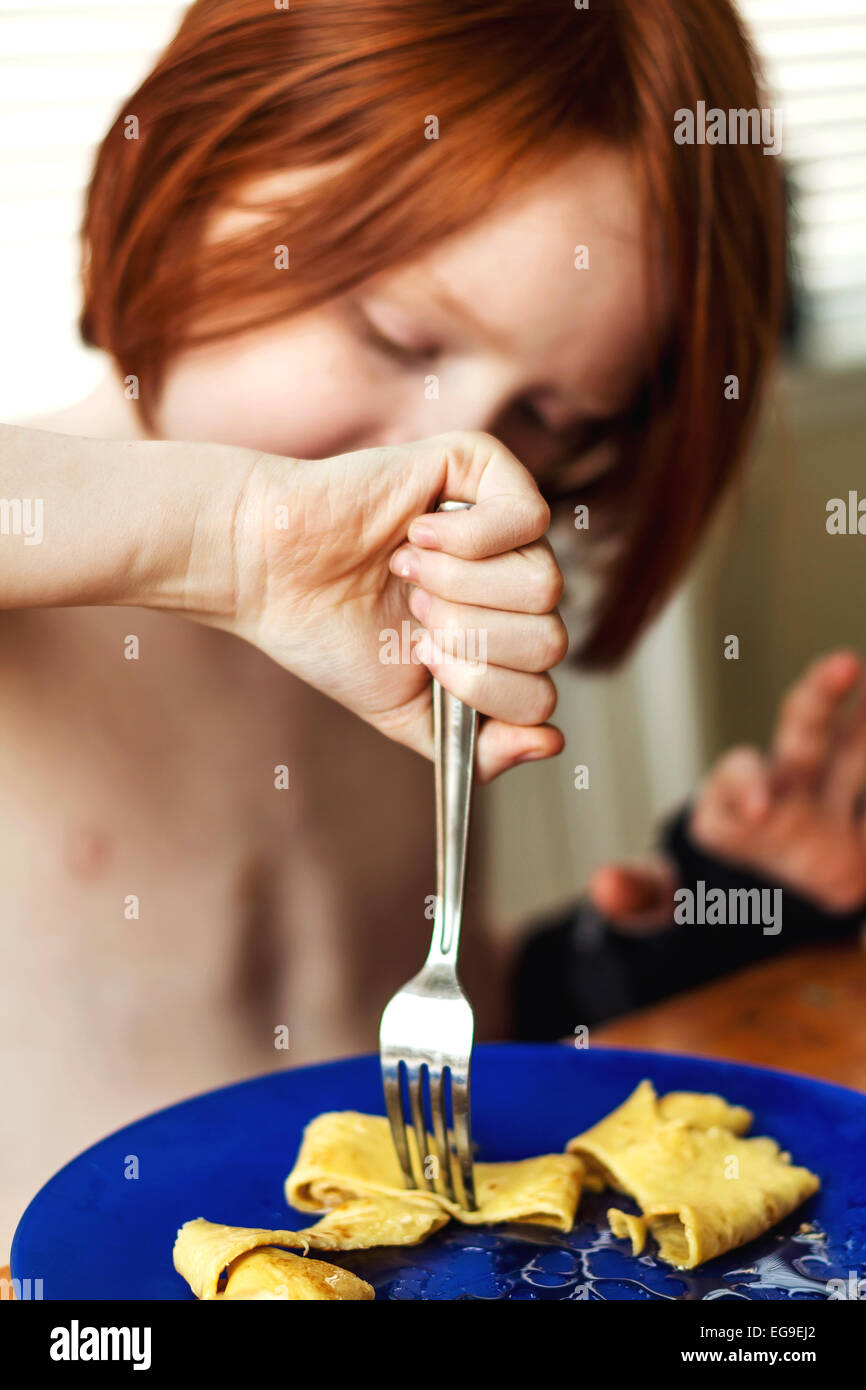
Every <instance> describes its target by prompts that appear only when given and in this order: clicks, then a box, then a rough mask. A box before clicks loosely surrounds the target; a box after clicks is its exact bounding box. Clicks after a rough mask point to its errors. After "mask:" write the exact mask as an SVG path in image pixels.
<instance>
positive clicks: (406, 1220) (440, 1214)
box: [303, 1193, 451, 1250]
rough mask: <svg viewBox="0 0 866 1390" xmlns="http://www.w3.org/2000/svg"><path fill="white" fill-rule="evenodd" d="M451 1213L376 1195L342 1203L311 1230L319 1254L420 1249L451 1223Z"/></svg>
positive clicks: (431, 1204)
mask: <svg viewBox="0 0 866 1390" xmlns="http://www.w3.org/2000/svg"><path fill="white" fill-rule="evenodd" d="M450 1219H451V1218H450V1216H449V1213H448V1212H447V1211H443V1209H442V1207H440V1206H439V1205H438V1203H436V1202H429V1201H427V1202H424V1201H412V1202H407V1201H405V1200H404V1199H403V1198H402V1197H384V1196H382V1195H381V1194H380V1193H376V1194H375V1195H374V1196H370V1197H358V1198H356V1199H355V1200H353V1201H351V1202H341V1204H340V1205H339V1206H338V1207H334V1208H333V1210H332V1211H329V1212H328V1213H327V1214H326V1215H325V1216H323V1217H322V1219H321V1221H317V1222H316V1224H315V1225H314V1226H308V1227H307V1228H306V1230H305V1231H304V1233H303V1234H304V1235H307V1236H309V1238H310V1240H311V1241H312V1243H313V1245H315V1247H316V1248H317V1249H319V1250H369V1249H371V1248H372V1247H373V1246H376V1245H420V1244H421V1242H422V1241H423V1240H426V1239H427V1237H428V1236H431V1235H432V1234H433V1232H434V1231H438V1230H441V1228H442V1227H443V1226H447V1224H448V1222H449V1221H450Z"/></svg>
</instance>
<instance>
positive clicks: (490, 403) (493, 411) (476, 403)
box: [383, 363, 515, 444]
mask: <svg viewBox="0 0 866 1390" xmlns="http://www.w3.org/2000/svg"><path fill="white" fill-rule="evenodd" d="M514 392H515V384H514V382H513V381H512V380H511V378H510V374H509V373H507V372H506V371H505V370H504V369H503V368H500V367H499V366H498V365H497V364H495V363H491V364H490V365H489V366H487V367H485V366H483V365H478V366H472V367H471V368H470V367H466V368H464V369H462V370H459V371H458V370H452V371H450V372H449V373H448V374H447V375H444V374H443V376H441V377H439V376H437V375H436V374H435V373H432V372H431V373H428V374H427V375H426V376H425V377H424V378H423V379H422V380H419V381H417V382H413V383H410V384H408V386H407V390H406V393H405V396H404V397H403V399H402V400H401V402H400V409H399V419H395V420H389V421H388V422H387V425H386V427H385V429H384V431H383V435H384V442H386V443H389V444H392V443H393V444H405V443H406V441H407V440H410V439H425V438H429V436H430V435H434V434H448V433H450V432H451V431H453V430H478V431H479V432H482V433H484V432H487V433H491V432H493V430H494V427H495V425H496V422H497V421H498V420H501V419H502V416H503V414H504V412H505V409H506V408H507V406H508V404H509V402H510V401H511V400H512V399H513V397H514Z"/></svg>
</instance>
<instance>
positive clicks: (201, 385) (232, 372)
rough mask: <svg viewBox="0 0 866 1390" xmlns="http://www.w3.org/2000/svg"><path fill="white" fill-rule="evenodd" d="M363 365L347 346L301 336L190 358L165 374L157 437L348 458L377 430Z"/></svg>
mask: <svg viewBox="0 0 866 1390" xmlns="http://www.w3.org/2000/svg"><path fill="white" fill-rule="evenodd" d="M362 366H363V364H362V362H361V360H360V357H359V354H358V353H357V350H355V351H353V350H352V348H351V346H350V345H348V344H345V343H341V342H340V341H334V339H333V336H332V335H316V334H306V333H297V334H292V335H291V336H290V337H289V336H286V335H285V334H283V335H282V336H280V337H270V338H269V339H268V340H266V341H265V340H263V339H262V338H261V336H258V337H257V338H256V339H255V340H253V339H246V340H245V339H238V340H236V341H235V342H234V343H232V342H226V343H222V344H217V345H216V346H215V347H212V348H207V349H202V350H200V351H197V352H195V353H188V354H186V355H185V356H184V357H182V358H179V359H178V360H177V361H176V362H174V363H173V364H171V366H170V367H169V370H168V373H167V375H166V382H165V387H164V390H163V395H162V399H161V401H160V407H159V411H158V420H159V432H160V434H161V435H162V436H163V437H164V438H166V439H187V440H197V441H209V442H211V443H215V444H238V445H241V446H243V447H244V448H248V449H261V450H262V451H263V452H265V453H272V454H284V455H287V456H289V457H292V456H294V457H297V458H326V457H328V456H330V455H332V454H336V453H341V452H346V451H348V450H350V449H352V448H354V447H358V446H357V444H355V443H354V442H353V441H355V440H360V439H362V438H363V437H365V435H367V434H369V432H370V430H371V428H375V425H374V424H373V420H374V417H375V415H376V413H377V409H378V402H377V400H376V390H375V385H374V384H373V383H371V382H370V381H369V380H367V379H366V377H365V373H364V372H363V369H362Z"/></svg>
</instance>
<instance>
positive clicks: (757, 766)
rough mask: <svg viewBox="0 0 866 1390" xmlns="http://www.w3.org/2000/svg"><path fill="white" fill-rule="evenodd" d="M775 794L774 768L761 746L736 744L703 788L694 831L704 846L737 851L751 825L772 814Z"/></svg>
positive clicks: (692, 826) (694, 813)
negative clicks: (750, 746)
mask: <svg viewBox="0 0 866 1390" xmlns="http://www.w3.org/2000/svg"><path fill="white" fill-rule="evenodd" d="M772 798H773V788H772V778H771V770H770V767H769V765H768V763H767V760H766V759H765V758H764V756H763V754H762V753H761V752H760V751H759V750H758V749H757V748H748V747H741V748H732V749H731V750H730V751H729V752H728V753H726V754H725V755H724V756H723V757H722V758H720V759H719V761H718V762H717V763H716V765H715V767H714V768H713V770H712V772H711V773H710V775H709V777H708V778H707V779H706V781H705V782H704V783H703V785H702V787H701V788H700V790H699V792H698V795H697V798H696V800H695V804H694V808H693V810H692V816H691V821H690V826H689V829H690V832H691V834H692V836H693V838H694V839H695V840H696V841H697V842H698V843H699V844H700V845H701V846H702V847H703V848H704V849H707V850H710V851H713V850H716V851H719V852H722V853H724V852H725V851H727V852H729V853H736V852H737V850H738V849H740V848H741V847H742V841H743V837H744V834H747V833H748V828H749V827H750V826H752V827H754V826H756V825H758V824H760V822H761V821H762V820H763V819H764V817H765V816H767V815H768V814H769V811H770V807H771V805H772Z"/></svg>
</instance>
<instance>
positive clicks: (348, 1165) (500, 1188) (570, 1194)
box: [286, 1110, 583, 1249]
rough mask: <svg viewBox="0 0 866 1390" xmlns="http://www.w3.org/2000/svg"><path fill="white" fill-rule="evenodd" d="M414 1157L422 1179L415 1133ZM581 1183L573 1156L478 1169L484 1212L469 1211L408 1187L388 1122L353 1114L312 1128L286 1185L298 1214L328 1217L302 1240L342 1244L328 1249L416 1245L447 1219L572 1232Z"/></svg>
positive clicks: (326, 1118) (333, 1116)
mask: <svg viewBox="0 0 866 1390" xmlns="http://www.w3.org/2000/svg"><path fill="white" fill-rule="evenodd" d="M431 1147H432V1141H431ZM410 1156H411V1159H412V1166H413V1170H414V1171H415V1173H416V1175H418V1177H419V1179H420V1177H421V1174H422V1168H421V1164H420V1163H419V1158H418V1152H417V1146H416V1145H415V1142H414V1135H411V1134H410ZM582 1178H583V1163H582V1162H581V1160H580V1159H579V1158H578V1157H577V1156H576V1155H575V1154H562V1153H559V1154H545V1155H543V1156H542V1157H540V1158H525V1159H520V1160H518V1161H515V1162H511V1163H476V1164H475V1195H476V1199H477V1202H478V1210H477V1211H467V1210H466V1208H465V1207H462V1206H460V1205H459V1204H458V1203H457V1202H452V1201H449V1200H448V1198H446V1197H444V1196H442V1195H441V1194H440V1193H436V1192H430V1191H429V1190H427V1188H426V1186H422V1188H421V1189H419V1190H413V1189H410V1188H407V1187H406V1186H405V1184H404V1181H403V1173H402V1170H401V1168H400V1164H399V1161H398V1159H397V1155H396V1153H395V1151H394V1141H393V1139H392V1137H391V1127H390V1125H389V1123H388V1121H387V1119H385V1118H384V1116H381V1115H361V1114H358V1113H357V1112H356V1111H351V1110H350V1111H338V1112H331V1113H328V1114H325V1115H319V1116H318V1117H317V1118H316V1119H315V1120H312V1121H311V1122H310V1124H309V1125H307V1128H306V1130H305V1131H304V1138H303V1141H302V1143H301V1148H300V1151H299V1153H298V1157H297V1160H296V1162H295V1166H294V1168H293V1169H292V1171H291V1173H290V1174H289V1176H288V1178H287V1179H286V1200H287V1202H288V1203H289V1205H290V1206H291V1207H294V1208H295V1209H296V1210H297V1211H328V1212H329V1215H328V1216H327V1217H325V1218H324V1219H323V1220H322V1221H320V1222H318V1223H317V1224H316V1225H315V1226H310V1227H308V1228H307V1229H306V1230H305V1231H304V1232H303V1233H302V1234H304V1235H305V1236H307V1237H308V1238H309V1239H310V1240H311V1241H312V1242H313V1243H315V1244H318V1243H319V1241H321V1240H323V1238H326V1237H327V1238H332V1239H334V1240H338V1241H339V1242H340V1243H339V1246H337V1245H331V1246H330V1247H328V1246H325V1245H323V1248H331V1249H336V1248H340V1249H353V1248H356V1247H357V1246H361V1245H363V1246H369V1245H385V1244H389V1245H412V1244H417V1243H418V1241H420V1240H424V1239H425V1238H426V1236H427V1235H429V1234H430V1233H431V1231H433V1230H436V1229H437V1228H438V1227H439V1226H441V1225H444V1224H445V1221H446V1220H447V1219H448V1217H449V1216H453V1217H456V1219H457V1220H458V1221H462V1222H464V1223H466V1224H467V1225H481V1224H484V1223H489V1222H499V1221H521V1222H528V1223H530V1224H533V1225H540V1226H553V1227H555V1228H556V1229H557V1230H560V1231H570V1230H571V1228H572V1226H573V1225H574V1214H575V1211H576V1209H577V1202H578V1198H579V1197H580V1189H581V1183H582ZM383 1199H384V1200H383Z"/></svg>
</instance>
